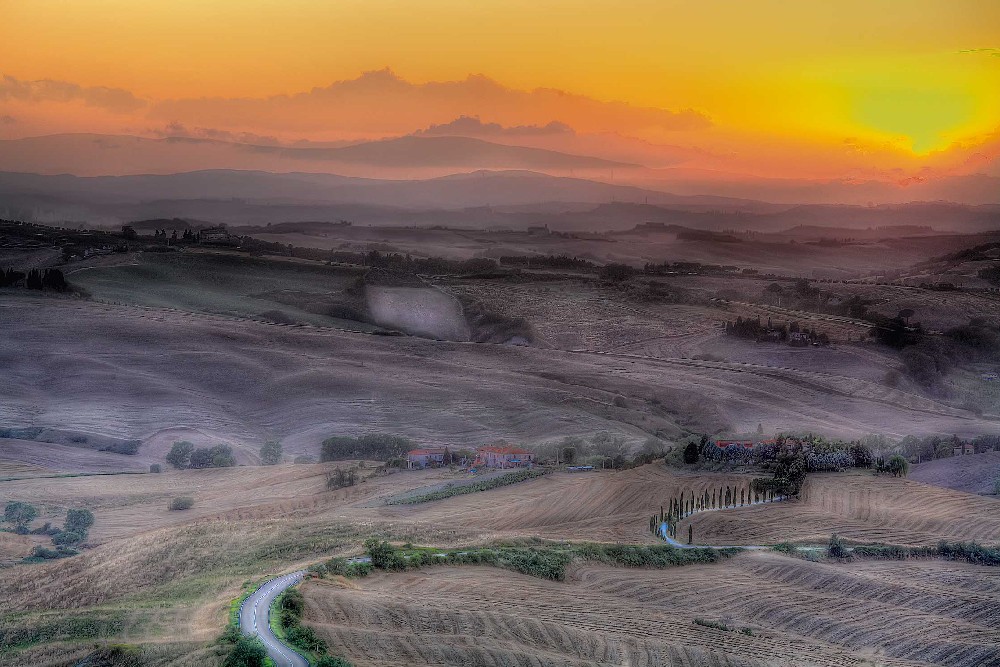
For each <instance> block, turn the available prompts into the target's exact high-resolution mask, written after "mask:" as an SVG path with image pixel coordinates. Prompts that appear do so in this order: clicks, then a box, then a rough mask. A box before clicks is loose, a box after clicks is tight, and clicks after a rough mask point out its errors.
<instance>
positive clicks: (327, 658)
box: [316, 655, 354, 667]
mask: <svg viewBox="0 0 1000 667" xmlns="http://www.w3.org/2000/svg"><path fill="white" fill-rule="evenodd" d="M316 667H354V666H353V665H352V664H351V663H350V662H348V661H347V660H346V659H345V658H341V657H339V656H335V655H324V656H323V657H322V658H320V659H319V662H317V663H316Z"/></svg>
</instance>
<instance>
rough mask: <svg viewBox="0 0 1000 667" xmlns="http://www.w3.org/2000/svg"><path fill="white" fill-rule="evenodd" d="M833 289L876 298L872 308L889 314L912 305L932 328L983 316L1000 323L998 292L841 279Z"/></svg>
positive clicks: (993, 323)
mask: <svg viewBox="0 0 1000 667" xmlns="http://www.w3.org/2000/svg"><path fill="white" fill-rule="evenodd" d="M830 289H831V291H834V292H837V293H840V294H844V295H845V296H853V295H857V296H860V297H862V298H863V299H868V300H870V301H872V302H873V303H872V305H871V309H872V310H874V311H876V312H878V313H881V314H883V315H886V316H888V317H895V316H896V314H897V313H899V311H900V310H903V309H904V308H910V309H912V310H913V311H914V315H913V317H912V318H911V319H912V321H914V322H920V323H921V324H922V325H923V326H924V328H926V329H930V330H935V331H946V330H948V329H951V328H954V327H957V326H960V325H963V324H967V323H968V322H969V320H970V319H972V318H983V319H985V320H986V321H987V322H989V323H990V325H991V326H998V325H1000V296H998V295H996V294H986V293H982V292H972V291H951V290H949V291H941V290H930V289H923V288H920V287H904V286H902V285H869V284H863V283H841V284H837V285H831V286H830Z"/></svg>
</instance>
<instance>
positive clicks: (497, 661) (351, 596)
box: [303, 552, 1000, 667]
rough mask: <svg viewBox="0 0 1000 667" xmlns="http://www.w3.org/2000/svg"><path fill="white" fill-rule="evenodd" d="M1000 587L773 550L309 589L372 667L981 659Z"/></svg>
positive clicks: (996, 654) (349, 648)
mask: <svg viewBox="0 0 1000 667" xmlns="http://www.w3.org/2000/svg"><path fill="white" fill-rule="evenodd" d="M997 590H998V582H997V581H996V576H995V575H993V576H991V573H990V572H989V571H988V570H987V568H982V567H976V566H971V565H963V564H957V563H946V562H937V561H927V562H914V563H909V562H908V563H902V564H901V563H852V564H849V565H840V564H828V563H813V562H809V561H806V560H800V559H794V558H788V557H785V556H780V555H776V554H772V553H764V552H760V553H748V554H744V555H741V556H738V557H736V558H734V559H732V560H730V561H726V562H724V563H722V564H719V565H693V566H687V567H684V568H678V569H675V570H641V569H640V570H631V569H621V568H609V567H604V566H590V565H585V566H578V567H575V568H573V569H572V570H571V573H570V574H569V576H568V578H567V581H566V582H564V583H556V582H549V581H543V580H539V579H534V578H529V577H527V576H525V575H520V574H514V573H509V572H497V571H495V570H493V569H491V568H484V567H461V568H444V567H434V568H428V569H425V570H421V571H419V572H414V573H404V574H393V575H378V576H374V577H372V578H370V579H366V580H360V581H358V582H352V584H351V585H347V586H340V585H336V584H333V585H331V584H329V583H328V582H317V583H308V584H306V585H305V586H304V588H303V591H304V593H305V596H306V616H305V620H306V621H307V622H308V623H309V624H310V625H312V626H313V627H314V628H316V630H317V631H318V632H319V633H320V634H321V635H322V636H323V637H325V638H326V639H327V641H328V642H329V643H330V645H331V646H332V647H335V650H336V651H338V652H340V653H343V654H344V655H346V656H347V657H348V658H349V659H350V660H351V661H352V662H353V663H354V664H356V665H361V666H365V667H376V666H382V665H404V664H405V665H525V666H527V665H539V666H542V665H546V666H547V665H574V666H575V665H580V666H583V665H623V664H624V665H678V666H680V665H683V666H691V667H701V666H703V665H719V666H721V665H725V666H731V667H735V666H748V667H749V666H755V667H756V666H763V665H774V666H782V667H785V666H788V667H791V666H793V665H794V666H796V667H798V666H816V667H820V666H823V667H846V666H853V665H857V666H858V667H860V666H861V665H873V664H874V665H882V666H885V667H911V666H913V667H915V666H916V665H949V666H952V667H981V666H983V665H989V664H994V663H995V662H996V661H998V660H1000V648H998V647H1000V631H998V630H997V621H998V619H1000V611H998V610H997V607H996V605H995V604H994V600H995V596H996V593H997ZM695 619H699V620H702V621H709V622H714V623H721V624H724V625H725V626H726V627H728V628H730V630H722V629H718V628H715V627H707V626H705V625H699V624H697V623H695ZM928 627H933V628H935V629H936V631H935V632H932V633H928V632H926V628H928ZM744 628H748V629H749V632H746V633H745V632H740V630H743V629H744Z"/></svg>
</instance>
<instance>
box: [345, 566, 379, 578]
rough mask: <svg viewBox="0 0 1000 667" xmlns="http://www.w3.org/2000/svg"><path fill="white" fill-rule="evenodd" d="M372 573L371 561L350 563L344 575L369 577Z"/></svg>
mask: <svg viewBox="0 0 1000 667" xmlns="http://www.w3.org/2000/svg"><path fill="white" fill-rule="evenodd" d="M371 573H372V564H371V563H348V565H347V569H346V570H345V572H344V575H345V576H347V577H357V578H359V579H360V578H362V577H367V576H368V575H369V574H371Z"/></svg>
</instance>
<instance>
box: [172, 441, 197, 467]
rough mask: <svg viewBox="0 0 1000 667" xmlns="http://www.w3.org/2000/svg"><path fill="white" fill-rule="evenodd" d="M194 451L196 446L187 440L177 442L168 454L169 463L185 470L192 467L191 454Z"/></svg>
mask: <svg viewBox="0 0 1000 667" xmlns="http://www.w3.org/2000/svg"><path fill="white" fill-rule="evenodd" d="M193 451H194V445H193V444H191V443H190V442H188V441H187V440H181V441H180V442H175V443H174V446H173V447H171V448H170V453H168V454H167V463H169V464H170V465H172V466H173V467H175V468H177V469H179V470H183V469H184V468H187V467H188V466H189V465H191V452H193Z"/></svg>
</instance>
